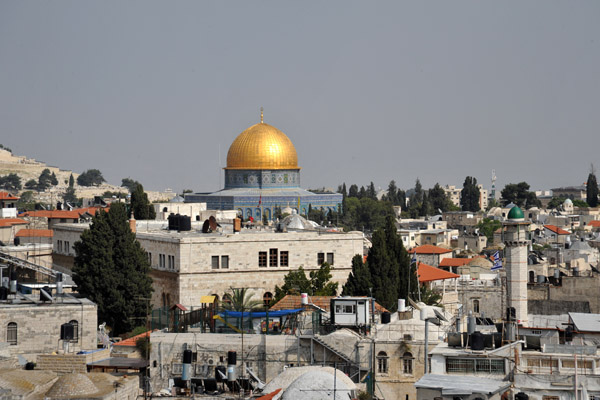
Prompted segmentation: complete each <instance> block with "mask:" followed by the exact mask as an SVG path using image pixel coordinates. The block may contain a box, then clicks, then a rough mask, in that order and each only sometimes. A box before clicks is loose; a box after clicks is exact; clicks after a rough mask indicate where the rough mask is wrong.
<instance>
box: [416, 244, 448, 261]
mask: <svg viewBox="0 0 600 400" xmlns="http://www.w3.org/2000/svg"><path fill="white" fill-rule="evenodd" d="M408 252H409V253H410V254H414V256H413V257H414V258H416V259H417V261H419V262H422V263H424V264H428V265H431V266H433V267H439V265H440V263H441V262H442V260H443V259H445V258H452V255H453V253H454V252H453V251H452V250H449V249H444V248H443V247H438V246H434V245H431V244H424V245H422V246H418V247H414V248H412V249H410V250H409V251H408Z"/></svg>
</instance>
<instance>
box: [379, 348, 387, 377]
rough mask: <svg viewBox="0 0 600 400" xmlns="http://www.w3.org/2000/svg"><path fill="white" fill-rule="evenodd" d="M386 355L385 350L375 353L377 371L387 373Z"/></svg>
mask: <svg viewBox="0 0 600 400" xmlns="http://www.w3.org/2000/svg"><path fill="white" fill-rule="evenodd" d="M388 359H389V357H388V355H387V353H386V352H385V351H380V352H379V353H377V373H379V374H387V372H388Z"/></svg>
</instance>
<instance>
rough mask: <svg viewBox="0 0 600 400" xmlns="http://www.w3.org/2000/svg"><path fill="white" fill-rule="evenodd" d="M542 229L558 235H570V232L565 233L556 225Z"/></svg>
mask: <svg viewBox="0 0 600 400" xmlns="http://www.w3.org/2000/svg"><path fill="white" fill-rule="evenodd" d="M544 228H546V229H548V230H549V231H552V232H554V233H556V234H558V235H570V234H571V232H569V231H565V230H564V229H561V228H559V227H558V226H556V225H544Z"/></svg>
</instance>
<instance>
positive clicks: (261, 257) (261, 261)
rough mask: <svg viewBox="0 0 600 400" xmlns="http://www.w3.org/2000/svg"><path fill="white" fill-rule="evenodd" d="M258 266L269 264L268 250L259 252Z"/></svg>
mask: <svg viewBox="0 0 600 400" xmlns="http://www.w3.org/2000/svg"><path fill="white" fill-rule="evenodd" d="M258 266H259V267H266V266H267V252H266V251H259V252H258Z"/></svg>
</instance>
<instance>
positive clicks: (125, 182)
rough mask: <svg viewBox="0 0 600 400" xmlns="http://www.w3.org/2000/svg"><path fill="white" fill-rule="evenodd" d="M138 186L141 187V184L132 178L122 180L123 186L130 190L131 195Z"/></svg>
mask: <svg viewBox="0 0 600 400" xmlns="http://www.w3.org/2000/svg"><path fill="white" fill-rule="evenodd" d="M138 185H141V183H139V182H138V181H134V180H133V179H131V178H123V179H121V186H122V187H124V188H127V189H128V190H129V193H133V192H134V191H135V188H136V187H137V186H138Z"/></svg>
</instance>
